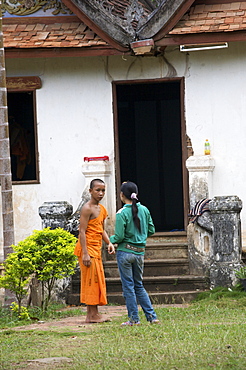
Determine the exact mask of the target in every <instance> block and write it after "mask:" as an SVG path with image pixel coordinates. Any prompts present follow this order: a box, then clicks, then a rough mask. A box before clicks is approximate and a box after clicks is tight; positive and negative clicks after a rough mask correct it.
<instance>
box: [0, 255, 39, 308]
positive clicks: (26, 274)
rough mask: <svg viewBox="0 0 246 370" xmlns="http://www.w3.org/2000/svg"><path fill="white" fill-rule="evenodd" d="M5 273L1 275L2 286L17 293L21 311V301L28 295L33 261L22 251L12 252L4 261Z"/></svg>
mask: <svg viewBox="0 0 246 370" xmlns="http://www.w3.org/2000/svg"><path fill="white" fill-rule="evenodd" d="M4 268H5V273H4V275H3V276H0V287H2V288H6V289H9V290H11V291H12V292H14V293H15V295H16V299H17V302H18V306H19V315H20V313H21V302H22V300H23V298H24V297H25V296H26V295H27V286H28V283H29V280H30V275H31V274H32V272H33V271H34V265H33V262H32V260H31V259H30V258H28V256H26V255H25V254H23V253H22V252H13V253H10V254H9V255H8V257H7V259H6V260H5V263H4Z"/></svg>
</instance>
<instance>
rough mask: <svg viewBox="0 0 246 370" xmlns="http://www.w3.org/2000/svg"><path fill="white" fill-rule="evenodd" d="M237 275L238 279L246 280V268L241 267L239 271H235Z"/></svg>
mask: <svg viewBox="0 0 246 370" xmlns="http://www.w3.org/2000/svg"><path fill="white" fill-rule="evenodd" d="M235 275H236V277H237V278H238V279H246V266H245V265H244V266H241V267H240V269H239V270H235Z"/></svg>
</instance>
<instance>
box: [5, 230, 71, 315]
mask: <svg viewBox="0 0 246 370" xmlns="http://www.w3.org/2000/svg"><path fill="white" fill-rule="evenodd" d="M76 241H77V238H76V237H75V236H73V235H72V234H71V233H69V232H68V231H65V230H64V229H61V228H57V229H54V230H51V229H50V228H45V229H43V230H39V231H38V230H35V231H34V232H33V234H32V235H30V236H28V237H27V238H26V239H25V240H23V241H21V242H19V243H18V244H17V245H16V246H12V247H13V250H14V252H13V253H11V254H10V255H9V256H8V257H7V259H6V260H5V262H4V268H5V274H4V276H2V277H0V287H3V288H7V289H9V290H11V291H12V292H14V293H15V294H16V298H17V301H18V305H19V314H20V312H21V302H22V300H23V298H24V297H25V295H26V294H27V288H28V285H29V283H30V279H31V277H33V276H34V277H36V279H37V280H38V281H39V282H41V288H42V289H41V291H42V294H41V295H42V297H41V307H42V309H43V310H46V309H47V306H48V304H49V302H50V298H51V292H52V289H53V287H54V284H55V282H56V281H57V279H62V278H64V277H68V276H70V275H72V274H73V273H74V269H75V267H76V263H77V258H76V256H75V255H74V254H73V251H74V247H75V243H76Z"/></svg>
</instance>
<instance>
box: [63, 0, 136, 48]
mask: <svg viewBox="0 0 246 370" xmlns="http://www.w3.org/2000/svg"><path fill="white" fill-rule="evenodd" d="M62 2H63V3H64V4H65V5H66V6H67V7H68V8H69V9H70V10H71V11H72V12H73V13H74V14H76V15H77V17H78V18H79V19H80V20H81V21H82V22H84V23H85V24H86V25H87V26H88V27H90V29H91V30H92V31H94V32H95V33H96V34H97V35H98V36H99V37H101V38H102V39H103V40H104V41H106V42H107V43H108V44H109V45H111V46H112V47H113V48H115V49H117V50H119V51H121V52H127V51H128V50H129V39H131V35H127V33H126V31H125V30H123V29H122V27H121V26H120V25H118V24H116V23H115V22H113V21H112V19H111V18H110V17H109V16H108V15H107V14H106V12H104V13H102V12H101V11H100V10H99V9H98V7H96V5H95V4H94V2H93V1H88V0H62ZM110 35H113V37H112V36H110Z"/></svg>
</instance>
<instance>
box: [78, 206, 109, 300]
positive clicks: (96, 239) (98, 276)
mask: <svg viewBox="0 0 246 370" xmlns="http://www.w3.org/2000/svg"><path fill="white" fill-rule="evenodd" d="M106 217H107V211H106V209H105V208H104V207H103V206H102V205H101V204H100V214H99V216H98V217H97V218H94V219H92V220H89V222H88V226H87V229H86V232H85V235H86V243H87V250H88V253H89V255H90V257H91V265H90V267H86V266H85V265H84V264H83V261H82V246H81V244H80V239H79V240H78V242H77V244H76V247H75V250H74V254H75V255H76V256H77V257H78V260H79V264H80V272H81V284H80V301H81V303H85V304H86V305H90V306H98V305H99V306H103V305H105V304H107V296H106V283H105V276H104V270H103V264H102V257H101V249H102V233H103V230H104V229H103V224H104V220H105V218H106Z"/></svg>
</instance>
